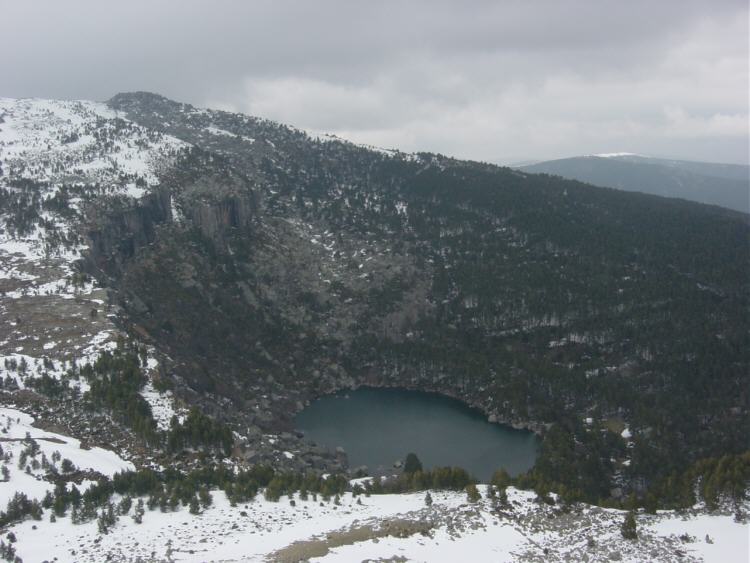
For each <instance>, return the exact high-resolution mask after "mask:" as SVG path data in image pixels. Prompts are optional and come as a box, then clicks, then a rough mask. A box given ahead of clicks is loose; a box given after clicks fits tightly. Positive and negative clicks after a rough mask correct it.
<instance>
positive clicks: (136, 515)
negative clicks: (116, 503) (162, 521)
mask: <svg viewBox="0 0 750 563" xmlns="http://www.w3.org/2000/svg"><path fill="white" fill-rule="evenodd" d="M145 513H146V510H145V509H144V508H143V499H141V498H139V499H138V504H136V505H135V512H133V521H134V522H135V523H136V524H142V523H143V515H144V514H145Z"/></svg>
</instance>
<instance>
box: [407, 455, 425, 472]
mask: <svg viewBox="0 0 750 563" xmlns="http://www.w3.org/2000/svg"><path fill="white" fill-rule="evenodd" d="M417 471H422V462H421V461H419V458H418V457H417V454H415V453H408V454H406V460H405V461H404V473H416V472H417Z"/></svg>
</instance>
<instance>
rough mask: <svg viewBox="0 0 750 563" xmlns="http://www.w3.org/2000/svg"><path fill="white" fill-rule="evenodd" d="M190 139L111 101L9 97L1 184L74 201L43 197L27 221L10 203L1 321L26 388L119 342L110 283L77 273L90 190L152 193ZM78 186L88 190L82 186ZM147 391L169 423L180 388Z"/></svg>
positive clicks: (13, 375)
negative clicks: (16, 216) (110, 309)
mask: <svg viewBox="0 0 750 563" xmlns="http://www.w3.org/2000/svg"><path fill="white" fill-rule="evenodd" d="M188 147H189V145H188V144H187V143H184V142H182V141H180V140H178V139H176V138H175V137H171V136H169V135H164V134H161V133H158V132H154V131H152V130H150V129H147V128H144V127H141V126H139V125H137V124H135V123H133V122H131V121H128V120H127V119H125V118H124V116H123V115H118V113H117V112H115V111H113V110H111V109H110V108H109V107H107V105H106V104H103V103H97V102H89V101H66V100H43V99H10V98H0V170H2V173H0V189H3V190H7V191H8V192H9V193H11V194H13V193H19V194H23V195H27V196H29V195H34V196H35V197H36V198H38V200H39V201H41V202H48V201H50V200H52V199H53V198H55V197H57V196H59V195H60V194H61V193H65V191H64V189H63V188H64V187H67V189H68V195H67V201H68V205H69V209H70V212H69V213H65V214H63V213H61V212H57V211H53V210H54V209H56V207H55V206H49V207H41V208H38V207H37V208H36V211H37V213H38V216H39V219H38V220H35V221H34V223H33V225H31V228H26V229H24V230H23V231H21V230H18V229H16V228H15V226H14V222H13V221H12V220H11V216H10V215H6V213H8V210H4V209H0V325H4V326H5V329H6V330H5V331H3V330H2V328H0V335H2V336H0V377H2V378H3V379H4V380H6V381H9V380H14V382H15V385H16V386H17V387H18V388H19V389H24V388H26V387H28V379H29V378H36V377H40V376H41V375H42V374H47V375H49V376H51V377H53V378H56V379H60V378H61V377H62V376H63V375H64V374H65V373H66V371H67V370H68V369H69V367H70V366H71V365H72V362H75V363H76V364H77V365H78V366H81V365H83V364H86V363H93V362H94V361H96V359H97V358H98V357H99V355H100V354H101V353H102V352H103V351H105V350H111V349H112V348H113V347H114V346H115V340H116V339H117V336H118V335H119V334H120V331H119V330H118V329H117V327H116V326H115V325H114V323H113V322H112V319H110V318H109V316H108V315H107V310H106V306H105V303H106V298H107V296H106V291H105V290H104V289H102V288H98V287H96V285H95V284H94V283H92V282H91V281H82V280H81V279H80V278H77V276H76V268H75V265H74V263H75V262H76V261H77V260H79V259H81V258H82V257H83V253H84V251H85V250H86V249H87V247H86V244H85V242H84V239H82V238H81V237H79V236H77V228H76V227H77V224H76V222H77V221H79V220H80V219H81V216H82V214H81V212H82V208H83V206H84V205H85V204H86V201H87V200H94V199H97V198H101V197H118V198H124V199H125V200H129V199H137V198H140V197H142V196H143V195H144V194H146V193H147V192H148V191H149V190H150V189H151V187H152V186H155V185H157V184H158V183H159V177H158V175H159V172H160V171H161V170H163V169H164V168H166V167H168V166H170V165H171V164H172V163H173V162H174V161H175V159H176V158H177V157H178V156H179V155H180V154H181V152H183V151H185V150H187V148H188ZM29 181H33V183H31V184H29ZM71 187H73V188H75V189H76V190H78V191H74V192H72V193H73V195H72V196H71V195H70V193H71V192H70V191H69V190H70V189H71ZM30 205H31V204H30ZM50 209H53V210H50ZM61 241H64V242H62V243H61ZM102 309H104V310H102ZM29 319H32V320H31V321H30V320H29ZM22 361H23V364H24V369H19V364H20V363H21V362H22ZM72 384H73V385H76V386H78V387H79V388H80V390H81V391H86V389H87V388H88V386H87V384H86V383H85V382H83V381H73V382H72ZM144 396H145V397H146V399H147V400H148V401H149V403H150V404H151V405H152V407H153V408H154V411H155V414H156V415H157V420H158V422H159V424H160V425H161V426H164V425H165V424H168V421H169V418H171V415H172V411H171V403H172V399H171V397H168V396H164V395H161V394H160V393H158V392H157V391H156V390H155V389H153V388H152V387H150V386H149V387H148V388H147V389H146V391H145V392H144Z"/></svg>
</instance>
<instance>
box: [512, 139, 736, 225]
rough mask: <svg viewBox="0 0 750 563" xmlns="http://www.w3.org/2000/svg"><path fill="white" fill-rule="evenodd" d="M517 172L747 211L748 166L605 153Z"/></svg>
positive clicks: (536, 166)
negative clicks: (540, 174) (553, 176)
mask: <svg viewBox="0 0 750 563" xmlns="http://www.w3.org/2000/svg"><path fill="white" fill-rule="evenodd" d="M516 168H518V169H521V170H524V171H526V172H534V173H545V174H552V175H556V176H562V177H563V178H568V179H571V180H579V181H581V182H587V183H589V184H594V185H598V186H606V187H610V188H616V189H619V190H625V191H629V192H643V193H647V194H654V195H659V196H664V197H679V198H683V199H688V200H691V201H697V202H699V203H708V204H711V205H720V206H722V207H727V208H729V209H734V210H737V211H742V212H743V213H750V195H748V194H750V167H748V166H743V165H739V164H717V163H711V162H692V161H687V160H669V159H663V158H652V157H647V156H641V155H637V154H631V153H610V154H596V155H586V156H576V157H572V158H561V159H558V160H548V161H544V162H536V163H534V164H527V165H522V166H516Z"/></svg>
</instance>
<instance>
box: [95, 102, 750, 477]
mask: <svg viewBox="0 0 750 563" xmlns="http://www.w3.org/2000/svg"><path fill="white" fill-rule="evenodd" d="M109 105H110V107H111V108H112V109H113V110H116V111H118V112H121V115H123V116H125V117H127V119H128V120H130V121H129V122H131V123H135V124H137V125H138V126H139V127H141V128H144V129H146V130H148V131H153V132H154V135H162V134H169V135H172V136H174V137H176V138H178V139H180V140H181V141H183V142H184V143H186V144H188V145H189V147H190V148H189V150H185V151H183V152H181V153H180V154H179V157H178V158H176V160H175V162H174V163H173V165H172V166H169V167H166V168H164V169H163V170H161V171H160V172H159V178H158V184H157V185H154V186H153V189H152V190H151V195H148V196H145V197H143V198H142V199H141V201H139V202H137V203H136V204H135V205H124V206H119V207H118V206H117V205H107V206H102V207H101V208H100V207H97V208H96V209H95V212H92V215H91V221H92V225H93V226H92V227H91V228H90V229H89V234H90V239H91V248H92V250H91V253H90V255H89V258H88V262H87V263H88V267H89V268H90V270H91V271H92V272H93V273H95V274H96V275H97V276H100V277H101V278H102V280H103V281H104V282H105V283H106V284H107V285H108V286H110V288H111V289H112V290H113V292H114V295H115V296H116V299H117V300H118V301H119V304H120V305H121V306H122V308H123V311H124V315H123V319H124V322H125V324H126V325H127V326H128V327H129V328H132V329H133V330H137V331H139V334H147V335H148V337H149V339H150V342H149V343H150V344H152V345H153V346H155V347H156V348H157V349H159V350H160V351H161V353H163V354H164V355H165V357H169V358H171V363H170V364H169V365H168V367H167V369H166V372H167V373H169V374H170V375H172V376H173V378H174V380H175V382H177V383H179V385H181V387H179V389H178V392H181V393H184V394H185V396H186V397H187V398H189V399H190V401H191V402H198V403H200V404H201V405H202V406H203V407H204V409H205V410H206V411H207V412H209V413H212V414H215V415H216V416H220V417H222V418H223V419H225V420H228V421H230V422H233V423H236V424H237V427H245V428H247V427H248V426H251V427H253V428H258V429H260V431H262V432H274V433H278V432H279V431H283V430H290V429H292V427H293V422H292V417H293V414H294V413H295V412H296V411H298V410H299V409H300V408H301V406H302V405H304V404H305V403H306V402H307V401H308V400H310V399H311V398H313V397H315V396H319V395H321V394H324V393H328V392H331V391H334V390H338V389H342V388H353V387H357V386H359V385H375V386H398V387H407V388H411V389H421V390H429V391H437V392H440V393H443V394H446V395H450V396H453V397H457V398H459V399H461V400H463V401H465V402H466V403H468V404H471V405H473V406H476V407H478V408H480V409H482V410H483V411H484V412H485V414H486V415H487V416H489V417H492V418H493V419H494V420H497V421H500V422H504V423H509V424H513V425H514V426H517V427H524V428H532V429H534V430H535V431H539V432H541V431H543V429H544V428H545V427H546V426H545V425H546V424H549V423H551V422H555V421H559V420H561V419H565V420H573V419H578V420H580V419H582V418H583V417H584V416H588V414H587V413H589V411H590V410H592V409H594V408H596V409H597V410H598V411H599V412H601V413H609V414H613V415H614V414H617V415H618V416H620V415H621V416H625V417H626V418H628V419H629V420H628V422H629V423H630V422H631V421H632V427H633V428H637V427H638V426H639V423H638V421H637V420H633V417H638V416H642V417H645V418H647V414H644V413H648V412H652V409H650V408H648V407H647V406H644V401H646V402H649V401H656V403H655V404H660V405H664V408H669V405H672V404H673V403H672V402H673V401H675V400H676V396H677V395H680V393H681V395H680V402H679V409H681V411H684V412H688V411H689V412H700V413H704V414H705V417H704V418H705V420H706V421H707V422H706V424H708V425H710V426H711V428H710V429H709V430H708V431H710V433H713V435H716V436H719V435H722V436H723V435H726V440H725V441H724V442H721V441H719V440H716V441H714V443H716V444H718V443H720V442H721V443H725V444H727V443H731V444H735V443H736V444H739V443H740V441H741V437H739V436H738V435H736V433H732V432H733V431H731V430H730V429H731V428H740V427H742V424H744V422H745V419H746V418H747V409H746V408H745V405H744V404H740V403H741V402H742V399H741V397H744V396H745V395H743V392H742V389H743V386H742V384H743V379H744V375H745V373H744V369H743V368H744V367H746V366H747V362H748V357H747V355H748V347H746V346H743V345H741V344H742V342H744V341H745V339H746V335H747V332H748V330H747V329H748V323H747V318H746V315H745V314H744V313H743V312H744V311H746V310H747V295H748V291H747V290H748V287H747V286H748V282H747V278H746V275H745V271H744V269H743V268H742V267H741V265H743V264H745V263H746V257H747V251H748V242H747V241H748V240H750V237H749V234H750V231H749V230H748V224H747V219H746V217H745V216H741V215H738V214H735V213H731V212H729V211H724V210H720V209H715V208H709V207H704V206H700V205H697V204H690V203H687V202H679V201H666V200H662V199H660V198H656V197H649V196H644V195H641V194H628V193H621V192H616V191H611V190H603V189H598V188H594V187H592V186H586V185H583V184H579V183H576V182H568V181H563V180H560V179H556V178H551V177H547V176H535V175H530V174H525V173H522V172H519V171H514V170H509V169H504V168H499V167H495V166H491V165H486V164H481V163H475V162H464V161H457V160H454V159H450V158H447V157H444V156H441V155H434V154H417V155H404V154H401V153H398V152H391V151H374V150H369V149H365V148H362V147H358V146H356V145H352V144H349V143H345V142H339V141H332V140H330V139H325V140H320V139H314V138H311V137H309V136H308V135H307V134H305V133H303V132H301V131H298V130H295V129H293V128H289V127H284V126H281V125H279V124H276V123H272V122H269V121H266V120H262V119H257V118H252V117H248V116H243V115H238V114H231V113H227V112H220V111H209V110H199V109H196V108H193V107H191V106H189V105H186V104H180V103H177V102H172V101H170V100H167V99H166V98H163V97H160V96H155V95H153V94H147V93H135V94H121V95H118V96H115V97H114V98H113V99H112V100H110V102H109ZM686 225H690V226H691V228H686ZM697 256H699V257H700V258H696V257H697ZM706 335H711V337H710V338H707V336H706ZM617 366H620V367H617ZM701 366H702V367H701ZM704 368H705V369H704ZM685 378H689V380H690V381H691V382H693V383H695V384H694V385H692V384H691V387H690V389H699V388H701V386H702V385H704V384H706V382H707V381H713V382H714V383H715V382H716V381H718V382H720V383H721V384H720V385H719V384H712V385H710V387H711V388H712V389H715V390H716V392H717V393H721V394H722V396H721V397H720V399H721V400H719V399H717V398H713V399H712V400H710V401H709V400H708V398H707V397H705V396H703V395H702V394H700V393H693V392H692V391H690V390H687V391H685V388H684V385H683V383H684V381H685ZM655 382H658V385H657V384H656V383H655ZM675 390H681V391H680V393H677V394H675V393H674V391H675ZM644 397H647V399H644ZM649 404H650V403H649ZM720 404H721V405H724V406H725V407H726V406H727V405H728V406H729V407H736V409H737V410H731V408H730V409H727V408H722V411H721V412H720V413H719V412H715V411H716V409H717V407H716V405H720ZM675 408H677V407H675ZM726 413H729V414H726ZM733 413H736V414H733ZM712 414H715V415H716V416H715V417H712V416H711V415H712ZM653 424H654V422H653V421H649V420H645V419H644V420H643V421H641V423H640V425H641V426H642V427H645V426H653ZM683 430H685V429H681V430H679V429H676V428H662V429H661V431H662V434H660V435H663V436H667V435H669V433H673V434H672V437H674V438H675V440H674V443H680V444H685V448H686V449H689V447H690V445H689V444H688V443H687V442H686V440H685V439H683V436H688V437H689V438H688V439H687V440H688V441H689V440H692V439H695V440H699V439H701V440H702V438H700V435H701V433H700V432H697V431H696V432H683ZM703 430H705V429H703V428H702V429H701V432H703ZM678 435H679V439H678V438H677V436H678ZM665 439H666V438H665ZM295 440H296V438H293V439H291V440H290V441H289V444H293V443H294V441H295ZM669 443H671V442H669ZM289 447H291V448H292V449H293V446H292V445H290V446H289ZM713 447H715V446H712V445H711V444H710V443H706V444H704V445H703V446H701V449H702V451H703V452H704V453H706V455H709V454H710V453H711V451H712V450H711V448H713ZM716 447H718V446H716ZM732 447H734V446H732ZM730 449H731V448H730ZM291 453H294V452H291ZM307 453H308V454H309V455H310V456H315V455H318V454H315V453H314V452H310V451H308V452H307ZM258 455H259V456H260V454H258ZM295 459H296V458H295ZM311 463H313V464H315V463H318V464H320V463H323V462H321V461H319V460H318V459H313V461H312V462H311Z"/></svg>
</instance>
